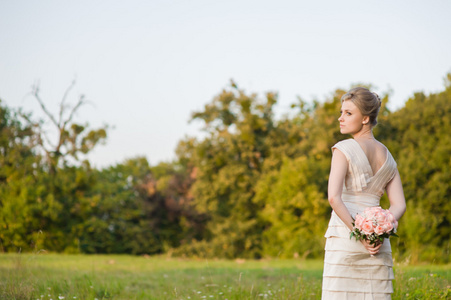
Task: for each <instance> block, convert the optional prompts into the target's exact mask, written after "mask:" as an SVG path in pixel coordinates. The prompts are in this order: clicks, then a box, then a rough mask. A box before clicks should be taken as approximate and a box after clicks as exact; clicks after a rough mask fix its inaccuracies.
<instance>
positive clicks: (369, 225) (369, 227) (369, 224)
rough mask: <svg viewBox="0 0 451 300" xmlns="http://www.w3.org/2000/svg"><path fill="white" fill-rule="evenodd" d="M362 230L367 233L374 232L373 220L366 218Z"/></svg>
mask: <svg viewBox="0 0 451 300" xmlns="http://www.w3.org/2000/svg"><path fill="white" fill-rule="evenodd" d="M362 231H363V233H364V234H366V235H369V234H372V233H373V232H374V229H373V222H371V220H365V221H364V222H363V224H362Z"/></svg>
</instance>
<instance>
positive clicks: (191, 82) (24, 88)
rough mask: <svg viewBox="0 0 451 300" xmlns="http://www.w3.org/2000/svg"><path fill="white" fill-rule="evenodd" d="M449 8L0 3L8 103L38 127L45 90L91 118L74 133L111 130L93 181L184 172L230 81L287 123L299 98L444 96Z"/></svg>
mask: <svg viewBox="0 0 451 300" xmlns="http://www.w3.org/2000/svg"><path fill="white" fill-rule="evenodd" d="M450 16H451V1H448V0H442V1H437V0H431V1H416V0H409V1H405V0H397V1H392V0H391V1H388V0H379V1H375V0H374V1H371V0H370V1H361V0H359V1H357V0H352V1H346V0H345V1H336V0H329V1H301V0H296V1H283V0H279V1H264V0H258V1H246V0H240V1H236V0H228V1H213V0H202V1H201V0H192V1H191V0H182V1H171V0H164V1H152V0H147V1H134V0H132V1H116V0H110V1H91V0H89V1H85V0H77V1H56V0H55V1H47V0H40V1H32V0H30V1H21V0H15V1H6V0H0V99H2V101H3V103H6V104H7V105H8V106H10V107H19V106H20V107H23V108H24V109H25V110H28V111H31V112H33V114H34V115H36V116H41V115H42V114H41V112H40V111H39V107H38V106H37V104H36V101H35V100H34V99H33V98H32V97H31V96H27V94H29V92H30V87H31V85H32V84H34V83H36V82H39V84H40V87H41V91H42V98H43V99H44V101H45V102H46V103H47V105H48V106H49V108H51V110H52V111H56V110H57V107H58V103H59V102H60V101H61V97H62V95H63V93H64V91H65V89H66V88H67V87H68V86H69V84H70V83H71V82H72V80H74V79H76V82H77V83H76V86H75V88H74V90H73V92H72V94H71V97H70V98H69V100H71V101H72V102H74V101H76V99H77V96H78V95H80V94H85V95H86V96H87V98H88V99H89V100H90V101H91V103H92V105H86V106H84V107H82V109H81V110H80V111H79V113H78V115H77V120H80V121H82V122H89V124H90V125H91V126H92V127H98V126H100V125H102V124H104V123H107V124H109V125H111V126H113V127H114V128H113V129H111V130H110V132H109V137H108V141H107V144H106V145H105V146H100V147H98V148H97V149H96V150H95V151H94V152H93V153H92V154H91V155H90V159H91V161H92V162H93V164H94V165H95V166H97V167H103V166H107V165H111V164H115V163H118V162H121V161H123V160H124V159H126V158H131V157H135V156H138V155H144V156H146V157H147V158H148V160H149V162H150V163H151V164H152V165H154V164H156V163H158V162H159V161H166V160H171V159H173V158H174V150H175V147H176V145H177V143H178V141H180V140H181V139H183V138H184V137H185V136H186V135H198V134H199V128H200V124H199V123H192V124H188V120H189V119H190V116H191V114H192V112H193V111H196V110H200V109H202V108H203V106H204V105H205V104H206V103H208V102H210V101H211V100H212V98H213V97H214V96H215V95H217V94H218V93H219V92H220V91H221V90H222V89H223V88H224V87H226V86H227V85H228V84H229V81H230V79H234V81H235V82H237V84H238V85H239V86H240V87H241V88H244V89H245V90H246V91H247V92H257V93H259V94H261V95H262V94H263V93H264V92H267V91H276V92H278V93H279V102H278V104H277V106H276V111H277V113H278V114H279V115H280V114H282V113H285V112H287V111H288V110H289V105H290V104H291V103H293V102H295V101H296V97H297V96H300V97H302V98H303V99H304V100H307V101H310V100H312V99H318V100H322V99H324V98H325V97H326V96H327V95H329V94H330V93H331V92H332V91H334V90H335V89H336V88H339V87H340V88H348V87H349V86H350V85H351V84H352V83H356V82H364V83H371V84H373V85H374V86H375V91H376V92H379V93H382V92H384V91H388V90H390V89H391V90H392V91H393V93H392V97H391V104H390V107H391V108H392V109H396V108H398V107H401V106H402V105H403V103H404V102H405V101H406V100H407V99H408V98H409V96H411V95H412V94H413V92H415V91H425V92H434V91H438V90H441V89H442V88H443V78H444V76H445V75H446V73H448V72H450V71H451V17H450Z"/></svg>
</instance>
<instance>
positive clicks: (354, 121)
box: [338, 100, 368, 135]
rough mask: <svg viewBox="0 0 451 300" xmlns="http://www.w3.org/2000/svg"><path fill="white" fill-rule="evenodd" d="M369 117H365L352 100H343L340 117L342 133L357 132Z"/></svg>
mask: <svg viewBox="0 0 451 300" xmlns="http://www.w3.org/2000/svg"><path fill="white" fill-rule="evenodd" d="M367 119H368V117H364V116H363V115H362V113H361V112H360V110H359V109H358V108H357V106H356V105H355V104H354V103H352V101H349V100H346V101H343V103H342V105H341V111H340V117H339V118H338V121H339V122H340V132H341V133H342V134H352V135H353V134H356V133H357V132H359V131H360V130H361V129H362V126H363V124H364V123H365V122H368V120H367Z"/></svg>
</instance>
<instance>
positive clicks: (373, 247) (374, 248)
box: [360, 240, 384, 255]
mask: <svg viewBox="0 0 451 300" xmlns="http://www.w3.org/2000/svg"><path fill="white" fill-rule="evenodd" d="M360 241H361V242H362V244H363V246H364V247H365V248H366V250H368V252H369V253H370V254H371V255H376V254H377V253H378V252H379V249H380V248H381V246H382V244H383V243H384V242H383V241H382V242H380V243H375V244H372V245H371V244H370V242H369V241H366V240H360Z"/></svg>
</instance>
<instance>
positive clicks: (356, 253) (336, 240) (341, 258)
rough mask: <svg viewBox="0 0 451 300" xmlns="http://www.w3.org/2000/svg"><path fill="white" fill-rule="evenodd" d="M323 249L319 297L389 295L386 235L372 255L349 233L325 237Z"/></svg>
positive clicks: (390, 265) (390, 264) (390, 277)
mask: <svg viewBox="0 0 451 300" xmlns="http://www.w3.org/2000/svg"><path fill="white" fill-rule="evenodd" d="M325 250H326V251H325V257H324V271H323V285H322V299H323V300H335V299H336V300H343V299H356V300H357V299H358V300H369V299H371V300H378V299H384V300H385V299H391V294H392V293H393V285H392V280H393V279H394V275H393V259H392V255H391V247H390V241H389V240H388V239H385V241H384V243H383V245H382V247H381V248H380V250H379V252H378V254H376V255H374V256H371V255H370V254H369V253H368V251H367V250H366V249H365V247H364V246H363V245H362V243H361V242H359V241H356V240H355V239H352V240H351V239H349V237H347V238H345V237H336V236H330V237H328V238H327V240H326V247H325Z"/></svg>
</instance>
